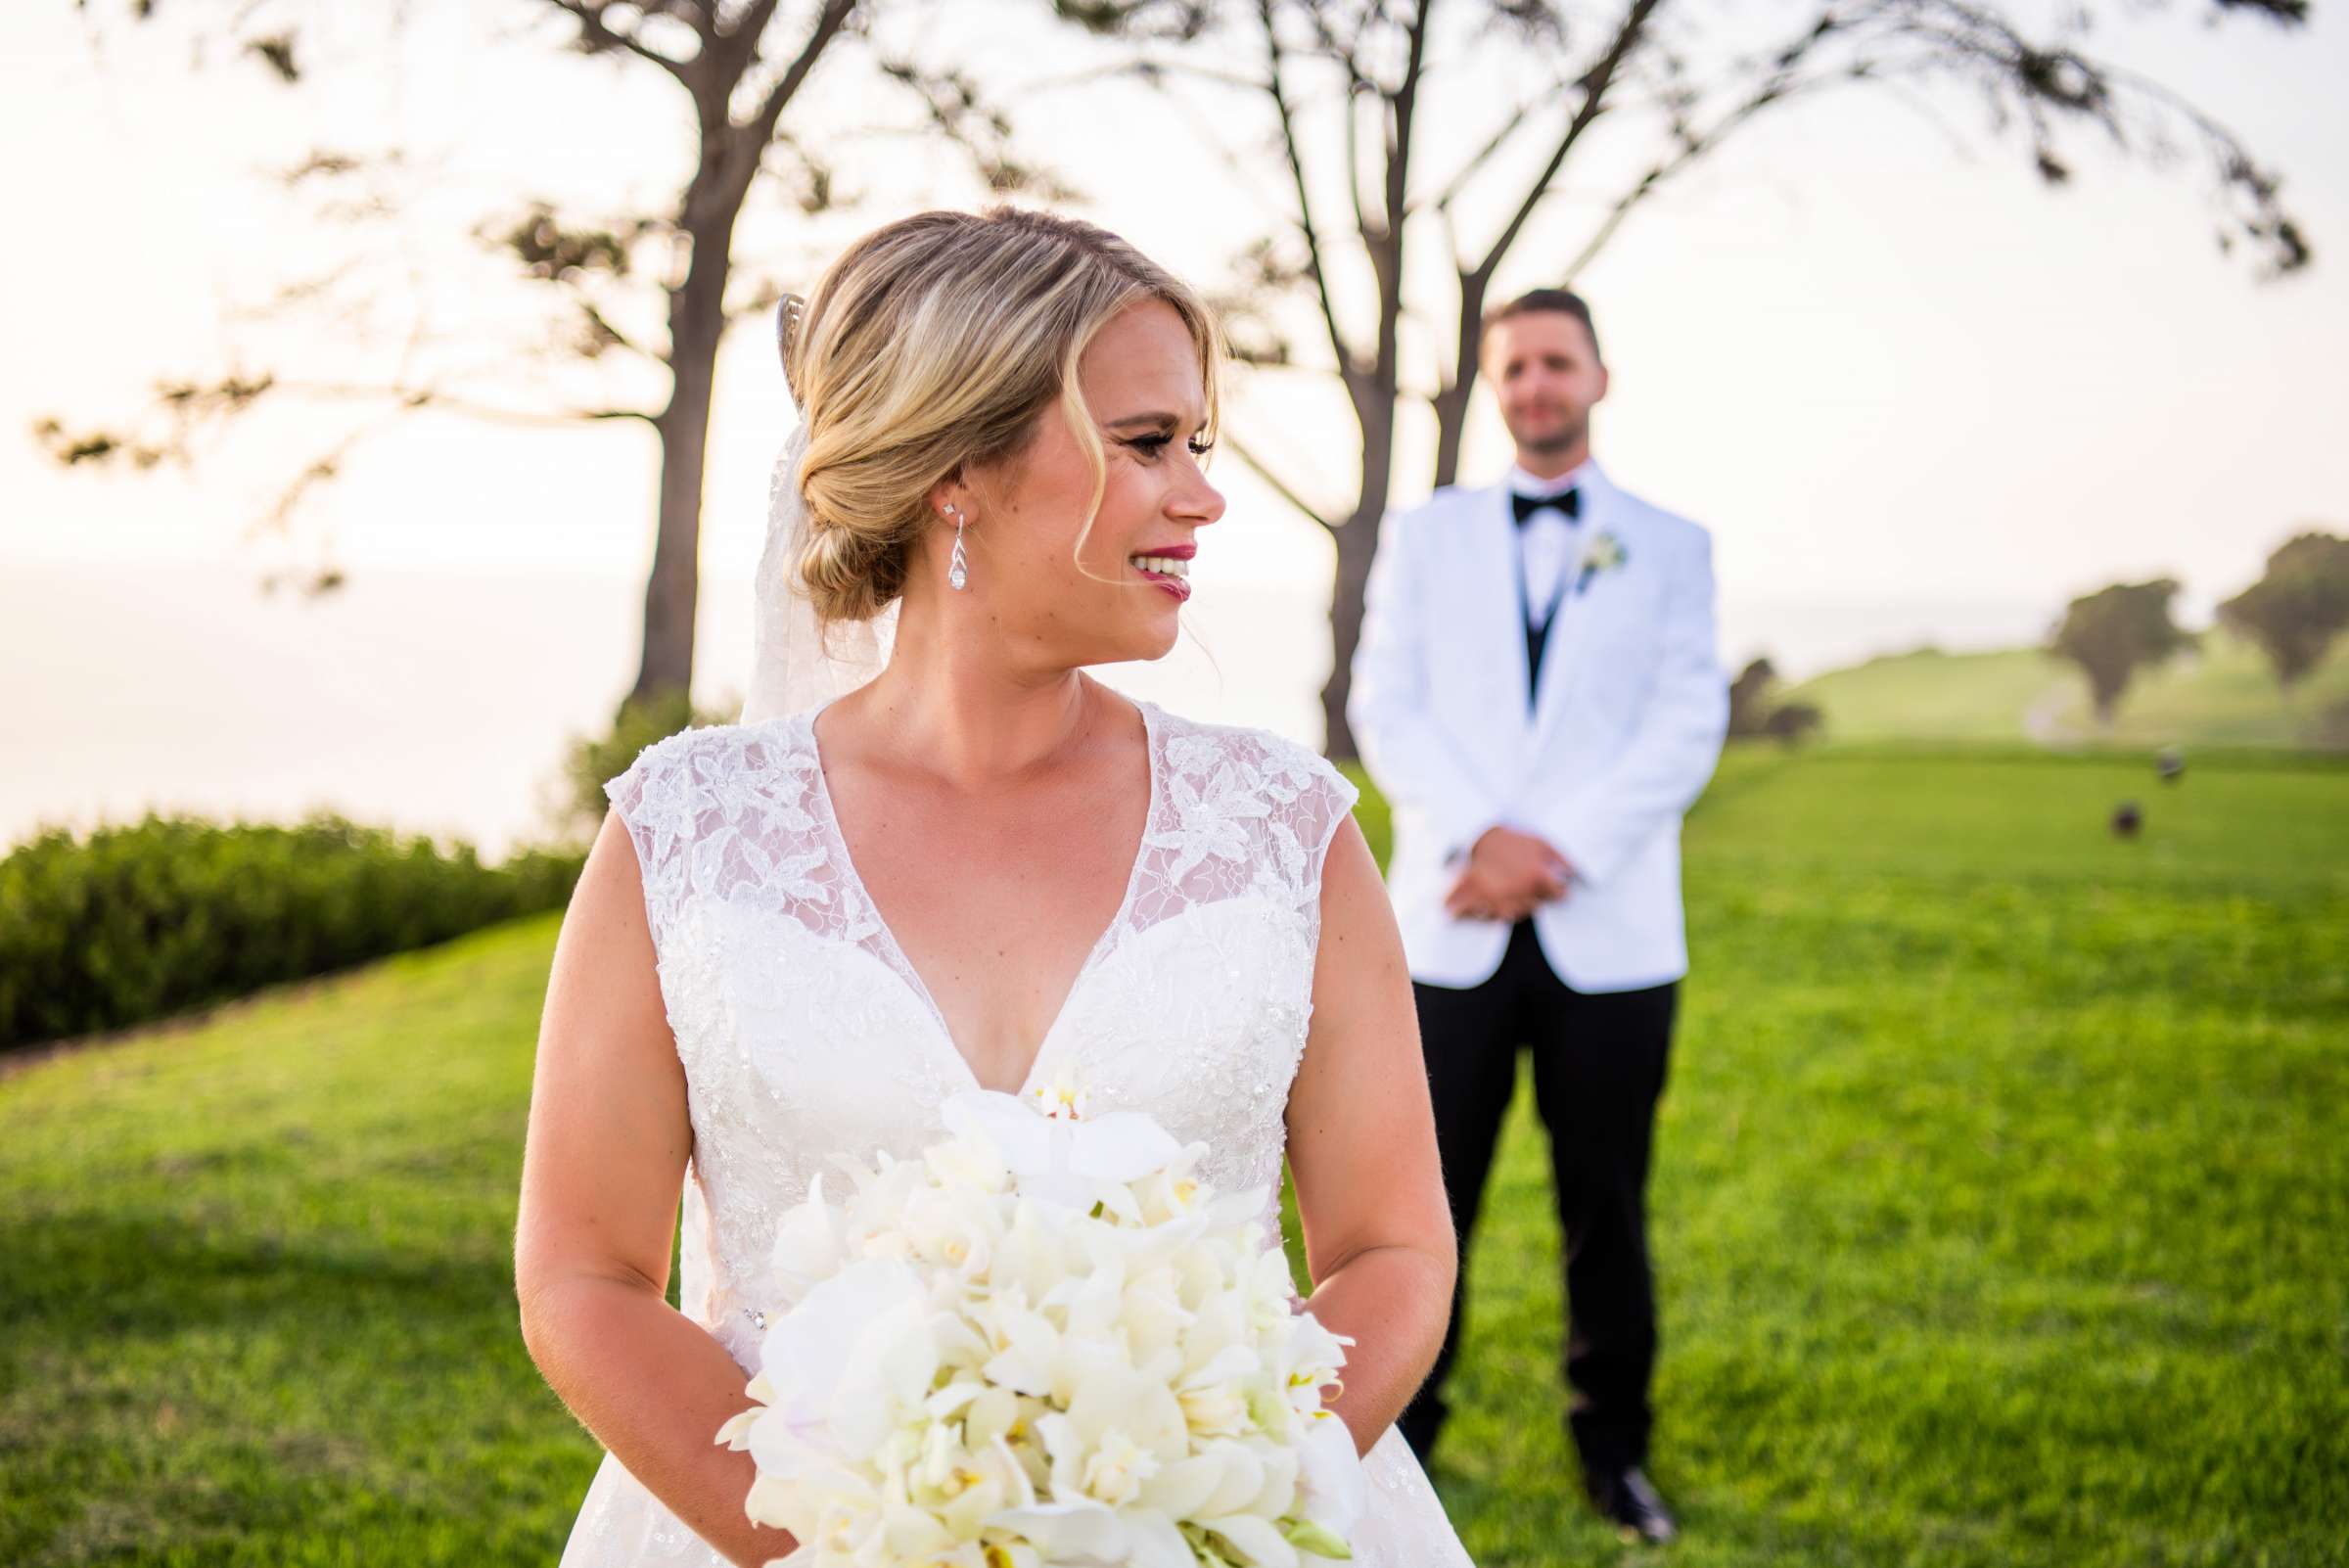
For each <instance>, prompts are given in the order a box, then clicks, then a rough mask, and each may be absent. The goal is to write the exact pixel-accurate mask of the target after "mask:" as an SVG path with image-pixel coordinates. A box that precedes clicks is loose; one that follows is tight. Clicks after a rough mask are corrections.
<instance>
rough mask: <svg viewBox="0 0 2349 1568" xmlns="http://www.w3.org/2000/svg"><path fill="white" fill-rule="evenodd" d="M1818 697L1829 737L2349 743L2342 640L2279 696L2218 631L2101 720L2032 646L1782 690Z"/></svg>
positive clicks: (1869, 669)
mask: <svg viewBox="0 0 2349 1568" xmlns="http://www.w3.org/2000/svg"><path fill="white" fill-rule="evenodd" d="M1786 697H1787V699H1788V700H1790V701H1799V702H1807V703H1813V704H1816V705H1817V706H1818V707H1819V711H1820V712H1821V713H1822V714H1823V715H1825V716H1826V738H1827V739H1828V740H1830V741H1852V740H1858V741H1874V740H1980V741H2016V740H2032V741H2037V742H2039V743H2041V744H2043V745H2049V746H2159V745H2180V746H2196V745H2200V746H2291V747H2311V748H2320V749H2324V750H2328V751H2349V646H2344V647H2339V648H2335V649H2334V650H2333V654H2332V657H2331V658H2329V659H2328V660H2326V663H2325V664H2324V666H2323V667H2321V668H2320V669H2317V670H2316V671H2315V672H2314V673H2313V674H2311V675H2310V676H2309V677H2308V678H2307V679H2306V680H2305V681H2303V682H2302V683H2301V685H2300V688H2299V689H2298V690H2297V691H2295V692H2293V693H2292V694H2291V696H2290V697H2289V698H2286V697H2285V696H2284V695H2283V694H2282V693H2281V692H2280V691H2279V690H2278V689H2277V686H2276V681H2275V677H2274V676H2273V675H2271V674H2270V673H2269V670H2268V666H2267V662H2266V661H2265V660H2264V659H2262V658H2261V657H2260V655H2259V651H2258V650H2257V649H2255V648H2253V647H2251V646H2250V645H2249V644H2248V643H2244V642H2241V641H2238V640H2237V639H2235V638H2234V637H2232V636H2229V635H2228V634H2227V633H2226V632H2224V631H2217V630H2214V631H2211V632H2209V633H2207V634H2205V636H2204V637H2203V643H2202V651H2201V652H2200V653H2198V654H2192V655H2188V656H2187V657H2185V658H2182V659H2180V660H2178V661H2176V662H2175V663H2173V664H2171V665H2170V666H2168V667H2167V668H2165V669H2159V670H2155V671H2153V672H2152V673H2150V674H2146V675H2142V676H2140V677H2139V679H2138V680H2137V682H2136V683H2135V684H2134V685H2132V686H2131V687H2130V688H2129V692H2128V695H2127V696H2125V697H2123V698H2122V699H2121V709H2120V713H2119V714H2118V715H2116V716H2115V717H2114V719H2113V722H2112V724H2111V726H2110V727H2109V728H2106V727H2103V726H2100V725H2098V724H2097V723H2096V718H2095V715H2094V712H2093V710H2092V709H2091V707H2090V705H2089V700H2088V683H2087V681H2086V680H2084V679H2083V678H2082V677H2081V675H2080V674H2079V672H2078V671H2077V670H2075V669H2071V668H2070V667H2068V666H2065V665H2060V664H2058V663H2056V662H2055V661H2054V660H2051V659H2050V658H2049V657H2048V656H2047V655H2045V654H2043V653H2040V652H2039V651H2038V650H2036V649H2029V648H2012V649H2006V650H2003V651H2001V652H1997V653H1972V654H1948V653H1940V652H1936V651H1934V650H1931V649H1922V650H1919V651H1917V652H1914V653H1906V654H1894V655H1890V656H1887V657H1885V658H1881V659H1871V660H1869V661H1868V662H1867V663H1866V664H1864V665H1855V666H1853V667H1852V668H1851V669H1837V670H1831V671H1829V672H1828V673H1826V674H1823V675H1819V676H1815V677H1813V678H1812V679H1810V680H1807V681H1804V682H1803V683H1802V684H1800V685H1798V686H1794V687H1791V688H1789V689H1788V691H1787V692H1786Z"/></svg>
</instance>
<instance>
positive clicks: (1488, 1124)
mask: <svg viewBox="0 0 2349 1568" xmlns="http://www.w3.org/2000/svg"><path fill="white" fill-rule="evenodd" d="M1411 989H1412V992H1413V993H1414V995H1415V997H1416V1000H1417V1002H1418V1010H1419V1038H1420V1042H1421V1045H1422V1046H1423V1048H1424V1050H1425V1052H1426V1056H1427V1077H1428V1087H1429V1089H1430V1090H1431V1093H1432V1097H1433V1098H1434V1101H1435V1112H1436V1143H1437V1147H1438V1149H1439V1151H1440V1152H1441V1154H1442V1156H1443V1161H1444V1183H1445V1187H1446V1189H1447V1191H1448V1192H1449V1194H1450V1196H1451V1223H1452V1228H1453V1229H1454V1230H1455V1231H1457V1232H1458V1234H1459V1242H1460V1258H1461V1266H1460V1273H1459V1283H1458V1284H1457V1286H1456V1287H1455V1288H1454V1289H1453V1292H1452V1298H1451V1324H1450V1325H1449V1326H1448V1327H1447V1328H1446V1329H1445V1331H1444V1348H1443V1350H1442V1351H1441V1352H1440V1353H1439V1354H1438V1355H1437V1357H1436V1364H1435V1368H1434V1370H1433V1371H1431V1372H1430V1373H1429V1374H1428V1378H1427V1381H1426V1383H1425V1384H1423V1385H1422V1386H1421V1387H1420V1390H1419V1392H1418V1394H1417V1395H1416V1396H1414V1397H1413V1399H1412V1401H1411V1403H1410V1405H1409V1406H1408V1407H1406V1408H1405V1410H1404V1412H1403V1415H1402V1416H1401V1418H1400V1419H1399V1420H1398V1421H1397V1422H1396V1424H1397V1425H1398V1426H1400V1427H1401V1428H1402V1429H1403V1435H1404V1439H1405V1441H1406V1442H1408V1443H1409V1444H1410V1446H1411V1449H1412V1451H1413V1452H1414V1453H1417V1454H1418V1455H1419V1457H1420V1459H1421V1460H1422V1461H1423V1462H1424V1461H1425V1460H1426V1458H1427V1456H1428V1454H1429V1453H1430V1451H1431V1450H1432V1449H1433V1448H1434V1446H1435V1442H1436V1434H1437V1432H1438V1431H1439V1430H1440V1429H1441V1428H1442V1426H1443V1424H1444V1418H1445V1415H1446V1414H1447V1413H1448V1409H1449V1407H1447V1405H1446V1404H1445V1401H1444V1393H1443V1390H1444V1381H1445V1377H1446V1374H1447V1373H1448V1372H1449V1371H1450V1370H1451V1362H1452V1358H1453V1355H1454V1353H1455V1352H1457V1350H1458V1349H1459V1341H1460V1329H1461V1325H1462V1323H1463V1322H1464V1320H1465V1318H1466V1314H1467V1308H1468V1268H1467V1257H1468V1242H1469V1237H1470V1236H1471V1235H1473V1234H1474V1232H1475V1229H1476V1216H1477V1210H1478V1208H1479V1207H1480V1205H1481V1204H1482V1202H1483V1199H1484V1190H1485V1177H1486V1174H1487V1173H1488V1172H1489V1171H1490V1170H1491V1169H1492V1165H1493V1146H1494V1142H1495V1140H1496V1139H1497V1136H1498V1135H1499V1132H1500V1126H1501V1118H1502V1116H1503V1114H1504V1113H1505V1112H1506V1111H1507V1110H1508V1107H1509V1099H1510V1096H1511V1094H1512V1093H1513V1092H1514V1091H1515V1088H1516V1084H1517V1053H1518V1051H1519V1050H1520V1049H1521V1048H1530V1049H1531V1050H1532V1051H1533V1054H1534V1104H1535V1108H1536V1109H1537V1110H1538V1111H1539V1112H1540V1113H1541V1116H1542V1123H1543V1127H1545V1128H1546V1129H1547V1130H1548V1132H1549V1164H1550V1175H1551V1179H1552V1181H1553V1183H1554V1185H1555V1188H1556V1196H1557V1205H1558V1218H1559V1221H1560V1223H1561V1225H1562V1226H1563V1228H1564V1231H1565V1247H1564V1253H1565V1263H1566V1269H1565V1272H1566V1301H1567V1323H1566V1354H1565V1375H1566V1384H1567V1387H1568V1389H1569V1390H1570V1391H1571V1399H1570V1403H1569V1409H1568V1416H1567V1426H1568V1428H1569V1430H1570V1431H1571V1432H1572V1433H1573V1435H1574V1443H1575V1447H1576V1449H1577V1450H1578V1451H1580V1453H1581V1454H1582V1458H1583V1463H1584V1466H1585V1467H1586V1468H1587V1469H1591V1470H1606V1469H1613V1468H1618V1467H1621V1466H1625V1465H1634V1464H1642V1463H1644V1462H1646V1458H1647V1440H1648V1429H1649V1426H1650V1424H1651V1418H1650V1414H1649V1410H1648V1404H1647V1389H1648V1380H1649V1376H1650V1374H1651V1372H1652V1371H1653V1369H1654V1366H1655V1360H1656V1303H1655V1284H1654V1279H1653V1275H1652V1273H1651V1271H1650V1269H1649V1267H1648V1261H1647V1157H1648V1143H1649V1138H1650V1134H1651V1131H1652V1130H1653V1128H1654V1125H1655V1110H1656V1101H1657V1100H1658V1099H1659V1098H1660V1097H1661V1096H1662V1094H1663V1092H1664V1077H1665V1065H1666V1058H1667V1056H1668V1054H1669V1052H1670V1049H1671V1042H1672V1024H1673V1014H1674V1010H1675V1008H1676V1006H1677V1004H1678V1001H1679V991H1680V988H1679V985H1678V983H1677V982H1668V983H1667V984H1665V985H1661V986H1651V987H1645V988H1642V989H1640V990H1637V991H1624V992H1578V991H1575V990H1573V989H1571V988H1570V987H1568V986H1567V985H1566V983H1565V982H1564V981H1562V980H1560V979H1558V977H1557V976H1556V974H1554V973H1553V972H1552V971H1551V970H1550V967H1549V963H1548V961H1547V960H1546V959H1544V958H1543V956H1542V948H1541V945H1540V944H1539V943H1538V942H1537V941H1536V939H1535V936H1534V927H1533V922H1532V921H1531V920H1530V919H1529V920H1521V921H1519V922H1518V923H1517V925H1516V926H1515V927H1514V928H1513V929H1512V930H1511V931H1510V932H1509V945H1508V950H1507V952H1506V953H1505V954H1504V955H1503V956H1502V958H1501V961H1500V968H1499V969H1497V971H1495V972H1494V975H1493V977H1492V978H1491V979H1490V980H1488V981H1486V982H1485V983H1484V984H1483V985H1480V986H1473V987H1469V988H1466V989H1453V988H1451V987H1446V986H1427V985H1419V984H1416V983H1414V984H1413V986H1412V988H1411Z"/></svg>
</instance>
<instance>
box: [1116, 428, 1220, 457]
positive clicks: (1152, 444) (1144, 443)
mask: <svg viewBox="0 0 2349 1568" xmlns="http://www.w3.org/2000/svg"><path fill="white" fill-rule="evenodd" d="M1172 440H1174V434H1173V433H1172V432H1168V433H1166V434H1163V435H1158V436H1134V437H1128V438H1127V439H1126V444H1127V445H1128V446H1130V447H1132V448H1133V449H1134V450H1136V451H1138V452H1140V453H1142V454H1143V455H1144V456H1145V457H1149V458H1152V459H1156V458H1159V457H1162V456H1164V455H1165V454H1166V450H1167V444H1168V442H1170V441H1172ZM1183 444H1184V445H1185V446H1187V447H1188V448H1189V449H1190V453H1191V455H1192V456H1193V457H1205V456H1206V455H1207V454H1208V453H1210V452H1212V451H1214V450H1215V449H1216V443H1215V442H1214V441H1211V440H1209V439H1207V438H1205V437H1204V436H1194V437H1192V438H1190V439H1189V440H1188V441H1185V442H1184V443H1183Z"/></svg>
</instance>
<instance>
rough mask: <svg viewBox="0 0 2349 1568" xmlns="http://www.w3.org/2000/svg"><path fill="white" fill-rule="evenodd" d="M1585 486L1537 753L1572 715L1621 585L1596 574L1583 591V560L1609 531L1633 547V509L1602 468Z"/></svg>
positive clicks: (1545, 667) (1553, 634)
mask: <svg viewBox="0 0 2349 1568" xmlns="http://www.w3.org/2000/svg"><path fill="white" fill-rule="evenodd" d="M1579 487H1580V488H1581V490H1582V492H1583V504H1582V520H1581V522H1580V524H1579V525H1578V526H1577V527H1576V529H1575V530H1574V553H1573V554H1572V555H1571V556H1569V557H1568V558H1567V562H1566V591H1565V593H1564V594H1563V595H1562V596H1561V597H1560V598H1559V600H1558V608H1557V613H1556V615H1555V616H1554V617H1553V618H1552V620H1551V622H1550V626H1549V640H1548V642H1547V644H1546V645H1545V646H1544V647H1543V650H1542V679H1541V682H1540V684H1539V685H1538V686H1536V688H1535V692H1536V705H1535V710H1534V715H1533V737H1534V741H1535V743H1536V747H1537V750H1538V748H1539V746H1540V743H1541V742H1542V741H1543V739H1544V738H1545V737H1546V736H1547V735H1548V734H1549V733H1550V732H1551V731H1552V730H1554V729H1555V728H1556V727H1557V725H1558V723H1559V722H1560V720H1561V717H1562V715H1565V714H1566V713H1568V712H1570V711H1571V709H1572V707H1573V703H1574V699H1575V697H1576V695H1577V692H1578V688H1579V687H1580V686H1581V684H1582V682H1583V680H1584V679H1585V676H1586V667H1587V666H1588V665H1589V659H1588V658H1586V657H1584V649H1585V647H1586V646H1587V645H1588V644H1589V640H1590V632H1591V627H1592V623H1593V622H1595V621H1596V620H1598V619H1600V617H1601V616H1603V614H1604V608H1605V604H1606V597H1607V590H1608V589H1609V588H1611V587H1615V586H1619V584H1616V583H1612V582H1610V581H1609V580H1608V578H1609V577H1610V576H1612V574H1610V573H1604V572H1602V573H1597V574H1594V575H1593V576H1591V578H1590V581H1589V584H1588V585H1587V586H1584V587H1583V588H1582V589H1581V590H1580V591H1579V592H1578V591H1577V584H1578V583H1579V582H1580V581H1581V578H1582V575H1583V565H1582V563H1583V557H1584V555H1585V554H1586V553H1587V552H1588V551H1589V548H1590V541H1591V540H1593V539H1595V538H1597V537H1598V536H1599V534H1601V533H1603V532H1609V531H1612V532H1613V533H1614V534H1615V536H1616V537H1617V538H1618V539H1624V540H1626V541H1627V545H1628V538H1629V531H1630V530H1629V528H1628V518H1627V515H1626V514H1627V512H1628V509H1627V508H1626V507H1624V506H1623V504H1622V499H1621V496H1620V494H1619V492H1618V491H1617V490H1616V489H1615V486H1614V485H1613V484H1609V483H1608V481H1607V477H1606V475H1605V474H1604V473H1603V472H1601V471H1600V469H1599V467H1598V465H1597V464H1596V463H1593V464H1591V465H1590V467H1589V469H1588V470H1586V471H1585V473H1584V477H1583V480H1582V482H1581V484H1580V486H1579ZM1504 505H1505V503H1504ZM1629 553H1630V555H1631V557H1632V559H1628V560H1626V561H1625V563H1624V565H1623V566H1622V567H1620V568H1618V569H1617V570H1618V571H1631V570H1634V569H1635V562H1636V557H1637V553H1638V552H1637V551H1636V550H1635V549H1634V550H1631V551H1630V552H1629ZM1512 580H1514V579H1512ZM1521 635H1522V633H1521ZM1522 662H1523V661H1522V658H1521V659H1520V663H1522Z"/></svg>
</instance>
